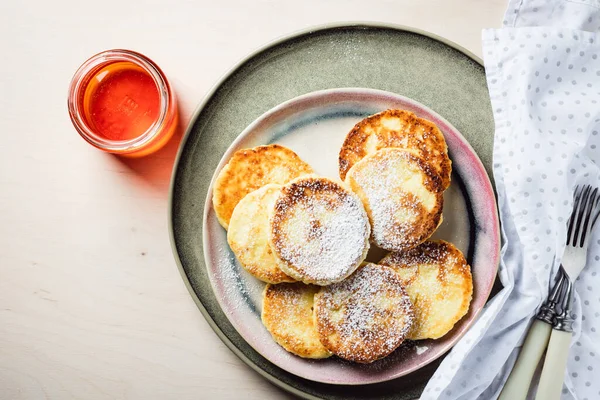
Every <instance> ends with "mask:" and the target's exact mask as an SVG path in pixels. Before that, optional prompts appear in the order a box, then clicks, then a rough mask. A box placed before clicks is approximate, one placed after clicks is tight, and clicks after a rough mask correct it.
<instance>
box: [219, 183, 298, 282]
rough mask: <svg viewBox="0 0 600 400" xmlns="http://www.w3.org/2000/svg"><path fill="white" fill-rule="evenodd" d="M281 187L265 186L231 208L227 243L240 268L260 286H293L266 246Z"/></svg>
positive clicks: (267, 245) (291, 280)
mask: <svg viewBox="0 0 600 400" xmlns="http://www.w3.org/2000/svg"><path fill="white" fill-rule="evenodd" d="M280 191H281V185H275V184H272V183H270V184H268V185H266V186H263V187H262V188H260V189H258V190H255V191H254V192H251V193H249V194H247V195H246V197H244V198H243V199H242V200H241V201H240V202H239V203H238V204H237V206H236V207H235V209H234V210H233V214H232V215H231V220H230V221H229V230H228V231H227V242H228V243H229V247H231V250H232V251H233V253H234V254H235V256H236V257H237V259H238V261H239V262H240V264H242V266H243V267H244V268H245V269H246V270H247V271H248V272H250V273H251V274H252V275H254V276H255V277H257V278H258V279H260V280H261V281H263V282H267V283H281V282H294V281H295V279H293V278H291V277H289V276H288V275H286V274H285V273H284V272H283V271H282V270H281V269H280V268H279V266H278V264H277V263H278V260H277V257H276V256H275V255H273V250H271V246H270V245H269V227H270V225H269V215H270V212H271V210H272V209H273V206H274V204H275V200H277V197H278V196H279V192H280Z"/></svg>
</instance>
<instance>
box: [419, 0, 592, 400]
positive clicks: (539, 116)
mask: <svg viewBox="0 0 600 400" xmlns="http://www.w3.org/2000/svg"><path fill="white" fill-rule="evenodd" d="M504 26H505V27H504V28H503V29H490V30H485V31H484V32H483V51H484V58H485V67H486V73H487V79H488V86H489V90H490V98H491V102H492V108H493V110H494V118H495V122H496V136H495V143H494V177H495V181H496V187H497V192H498V206H499V211H500V217H501V221H502V236H503V242H504V245H503V248H502V261H501V265H500V270H499V277H500V280H501V281H502V283H503V285H504V289H503V290H502V291H501V292H500V293H499V294H497V295H496V296H495V297H494V298H493V299H492V300H491V301H490V302H488V304H487V305H486V307H485V309H484V311H483V312H482V315H481V317H480V318H479V319H478V321H477V322H476V324H475V325H474V326H473V328H472V329H471V330H470V331H469V332H468V333H467V334H466V335H465V337H464V338H463V339H462V340H461V341H460V342H459V343H458V344H457V345H456V346H455V347H454V349H453V350H452V352H451V353H450V354H449V355H448V357H446V359H445V360H444V361H443V363H442V364H441V366H440V368H439V369H438V371H437V372H436V374H435V375H434V376H433V378H432V379H431V381H430V382H429V384H428V385H427V387H426V389H425V393H424V394H423V397H422V398H423V399H469V400H471V399H485V400H487V399H494V398H496V397H497V396H498V395H499V393H500V391H501V389H502V385H503V383H504V382H505V381H506V379H507V378H508V374H509V373H510V370H511V368H512V366H513V364H514V362H515V360H516V357H517V355H518V352H519V349H520V346H521V345H522V342H523V340H524V339H525V335H526V333H527V330H528V327H529V324H530V323H531V321H532V318H533V317H534V315H535V313H536V311H537V309H538V307H539V305H540V304H541V302H542V301H543V300H544V299H545V298H546V296H547V294H548V290H549V285H551V283H552V280H553V279H551V277H553V276H554V274H555V273H556V271H557V269H558V266H559V265H560V259H561V257H562V254H563V251H564V243H565V237H566V222H567V219H568V217H569V215H570V211H571V204H572V193H573V190H574V187H575V185H577V184H581V183H590V184H593V185H596V186H600V134H599V132H600V34H598V33H597V32H600V0H551V1H550V0H512V1H511V2H510V3H509V7H508V10H507V13H506V16H505V21H504ZM575 290H576V294H575V304H574V307H573V309H574V313H575V317H576V323H575V333H574V334H573V340H572V343H571V349H570V353H569V361H568V366H567V369H568V371H567V375H566V376H565V385H564V387H563V392H562V393H563V394H562V398H563V399H579V400H584V399H589V400H591V399H600V379H599V377H600V227H599V229H596V230H595V232H594V234H593V237H592V242H591V245H590V249H589V253H588V260H587V266H586V268H585V269H584V270H583V272H582V273H581V275H580V277H579V279H577V281H576V285H575Z"/></svg>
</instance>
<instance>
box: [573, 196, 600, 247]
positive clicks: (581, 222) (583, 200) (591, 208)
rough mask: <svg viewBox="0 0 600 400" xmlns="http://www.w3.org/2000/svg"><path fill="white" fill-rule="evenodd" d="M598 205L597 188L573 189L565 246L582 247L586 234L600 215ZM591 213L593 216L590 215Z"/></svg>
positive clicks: (599, 197)
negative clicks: (571, 208)
mask: <svg viewBox="0 0 600 400" xmlns="http://www.w3.org/2000/svg"><path fill="white" fill-rule="evenodd" d="M599 203H600V194H599V193H598V188H592V186H591V185H584V186H581V187H580V186H577V187H575V197H574V200H573V211H572V213H571V217H570V218H569V228H568V230H567V245H571V246H574V247H583V244H584V243H585V239H586V237H587V235H588V233H589V232H590V230H591V229H592V227H593V226H594V224H595V223H596V221H597V220H598V216H599V215H600V209H598V204H599ZM592 213H594V214H593V215H592Z"/></svg>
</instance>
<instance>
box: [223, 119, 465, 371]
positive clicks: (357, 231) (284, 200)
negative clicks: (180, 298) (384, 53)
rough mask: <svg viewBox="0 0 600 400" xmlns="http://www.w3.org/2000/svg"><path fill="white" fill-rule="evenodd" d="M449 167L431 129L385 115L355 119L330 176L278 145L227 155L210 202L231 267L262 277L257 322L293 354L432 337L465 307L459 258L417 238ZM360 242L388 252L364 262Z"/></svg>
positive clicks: (428, 228)
mask: <svg viewBox="0 0 600 400" xmlns="http://www.w3.org/2000/svg"><path fill="white" fill-rule="evenodd" d="M451 171H452V164H451V161H450V159H449V157H448V150H447V146H446V142H445V140H444V136H443V134H442V133H441V132H440V130H439V129H438V128H437V127H436V126H435V124H433V123H431V122H429V121H427V120H424V119H422V118H419V117H417V116H416V115H415V114H413V113H411V112H409V111H403V110H387V111H384V112H382V113H379V114H376V115H373V116H370V117H368V118H365V119H364V120H362V121H360V122H359V123H358V124H356V126H355V127H354V128H353V129H352V130H351V131H350V133H348V135H347V137H346V140H345V141H344V144H343V146H342V149H341V151H340V155H339V174H340V178H341V179H342V181H343V183H342V182H337V181H334V180H332V179H329V178H325V177H321V176H318V175H316V174H314V171H313V170H312V168H311V167H310V166H309V165H308V164H307V163H306V162H304V161H303V160H302V159H300V157H299V156H298V155H297V154H296V153H294V152H293V151H292V150H290V149H288V148H285V147H283V146H279V145H269V146H259V147H256V148H253V149H244V150H240V151H238V152H236V153H235V154H234V155H233V157H232V158H231V160H230V161H229V163H228V164H227V165H226V166H225V167H224V168H223V169H222V170H221V172H220V173H219V175H218V177H217V179H216V181H215V184H214V189H213V206H214V209H215V212H216V215H217V218H218V219H219V222H220V223H221V225H222V226H223V227H224V228H225V229H227V230H228V231H227V241H228V243H229V245H230V247H231V249H232V251H233V252H234V253H235V255H236V257H237V259H238V261H239V262H240V264H241V265H242V266H243V267H244V268H245V269H246V270H247V271H248V272H250V273H251V274H252V275H253V276H255V277H256V278H258V279H260V280H261V281H264V282H266V283H267V285H266V287H265V290H264V294H263V310H262V321H263V324H264V325H265V327H266V328H267V329H268V331H269V332H270V333H271V335H272V336H273V338H274V339H275V341H277V343H279V344H280V345H281V346H282V347H283V348H285V349H286V350H287V351H289V352H291V353H293V354H296V355H298V356H300V357H305V358H326V357H329V356H331V355H337V356H338V357H341V358H344V359H347V360H351V361H355V362H359V363H370V362H373V361H375V360H378V359H381V358H383V357H385V356H387V355H388V354H390V353H391V352H393V351H394V350H395V349H396V348H397V347H398V346H400V344H401V343H402V342H403V341H404V340H405V339H412V340H420V339H437V338H440V337H442V336H444V335H445V334H446V333H448V332H449V331H450V330H451V329H452V327H453V326H454V324H455V323H456V322H457V321H459V320H460V319H461V318H462V317H463V316H464V315H465V314H466V313H467V311H468V309H469V304H470V301H471V297H472V292H473V284H472V278H471V272H470V267H469V265H468V264H467V262H466V260H465V257H464V256H463V254H462V253H461V252H460V251H459V250H458V249H457V248H456V247H454V246H453V245H452V244H450V243H448V242H445V241H429V240H428V239H429V238H430V236H431V235H432V234H433V232H434V231H435V230H436V229H437V227H438V226H439V225H440V223H441V222H442V207H443V193H444V190H446V189H447V188H448V186H449V185H450V175H451ZM371 243H372V244H373V245H375V246H377V247H379V248H382V249H385V250H388V251H389V252H390V253H389V254H388V255H387V256H386V257H384V258H383V259H382V260H381V261H380V262H379V263H378V264H373V263H366V262H364V261H365V258H366V256H367V252H368V250H369V247H370V246H371Z"/></svg>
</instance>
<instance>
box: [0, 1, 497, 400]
mask: <svg viewBox="0 0 600 400" xmlns="http://www.w3.org/2000/svg"><path fill="white" fill-rule="evenodd" d="M505 7H506V2H505V0H486V1H479V0H427V1H425V0H418V1H417V0H413V1H400V0H396V1H367V0H360V1H358V0H322V1H318V0H315V1H295V2H289V1H277V0H260V1H245V0H219V1H197V0H196V1H193V0H187V1H173V2H168V1H164V0H131V1H129V0H103V1H100V2H90V1H85V0H81V1H76V0H73V1H66V0H54V1H43V0H37V1H33V0H31V1H3V2H2V3H0V44H1V46H0V49H1V50H2V56H1V60H0V116H1V118H0V128H1V129H0V150H1V152H0V243H1V245H0V246H1V248H0V399H1V400H4V399H40V398H49V399H61V400H63V399H125V398H126V399H200V398H241V397H243V398H248V399H266V398H281V397H284V396H286V395H285V394H284V392H282V391H281V390H279V389H277V388H276V387H274V386H273V385H271V384H270V383H268V382H267V381H266V380H264V379H263V378H261V377H260V376H259V375H258V374H257V373H255V372H254V371H252V370H251V369H250V368H249V367H247V366H246V365H245V364H243V363H242V362H241V361H240V360H239V359H238V358H237V357H236V356H235V355H233V353H231V352H230V351H229V350H228V349H227V348H226V347H225V346H224V345H223V344H222V343H221V341H220V340H219V339H218V337H217V336H216V335H215V334H214V333H213V331H212V330H211V328H210V327H209V326H208V324H207V323H206V322H205V320H204V318H203V316H202V314H201V313H200V312H199V311H198V310H197V308H196V306H195V304H194V302H193V301H192V299H191V297H190V295H189V294H188V292H187V290H186V288H185V286H184V284H183V282H182V280H181V277H180V275H179V272H178V270H177V267H176V265H175V261H174V259H173V256H172V254H171V246H170V244H169V236H168V231H167V201H168V187H169V179H170V176H171V169H172V165H173V161H174V157H175V154H176V151H177V146H178V143H179V138H177V139H176V140H173V141H172V142H170V143H169V145H168V146H167V147H166V148H165V149H164V150H162V151H160V152H159V153H157V154H155V155H153V156H150V157H147V158H145V159H139V160H135V161H127V162H124V161H121V160H119V159H117V158H115V157H112V156H110V155H107V154H103V153H101V152H100V151H97V150H95V149H94V148H92V147H91V146H89V145H88V144H87V143H85V142H84V141H83V140H82V139H81V138H80V137H79V136H78V135H77V133H76V132H75V130H74V128H73V127H72V125H71V122H70V120H69V117H68V113H67V107H66V97H67V88H68V84H69V81H70V79H71V76H72V74H73V73H74V72H75V70H76V69H77V67H78V66H79V65H80V63H82V62H83V61H84V60H85V59H86V58H87V57H89V56H91V55H92V54H94V53H96V52H99V51H102V50H105V49H111V48H129V49H132V50H136V51H139V52H141V53H143V54H145V55H147V56H149V57H150V58H152V59H153V60H154V61H156V62H157V63H158V64H159V65H160V66H161V68H162V69H163V70H164V71H165V73H166V74H167V76H168V77H169V79H170V81H171V83H172V85H173V87H174V89H175V92H176V93H177V96H178V98H179V101H180V109H181V116H182V125H183V126H182V129H183V127H184V126H185V125H186V124H187V122H188V121H189V118H190V115H191V114H192V112H193V110H194V109H195V107H196V105H197V104H198V103H199V101H200V100H201V99H202V98H203V97H204V95H205V94H206V93H207V92H208V90H209V89H210V88H211V87H212V86H213V85H214V84H215V83H216V82H217V80H218V79H219V78H220V77H221V76H222V75H223V74H224V73H225V72H226V71H228V70H229V69H230V68H232V67H233V66H234V65H235V63H236V62H237V61H238V60H240V59H241V58H242V57H244V56H245V55H246V54H248V53H249V52H251V51H253V50H255V49H256V48H258V47H260V46H262V45H263V44H265V43H266V42H269V41H271V40H272V39H274V38H277V37H279V36H282V35H285V34H288V33H291V32H294V31H296V30H299V29H303V28H306V27H309V26H311V25H318V24H324V23H328V22H338V21H357V20H365V21H381V22H389V23H394V24H404V25H410V26H414V27H418V28H421V29H425V30H428V31H431V32H434V33H436V34H438V35H442V36H445V37H447V38H448V39H450V40H453V41H455V42H457V43H459V44H460V45H462V46H464V47H466V48H468V49H469V50H471V51H472V52H474V53H475V54H477V55H481V41H480V36H481V29H482V28H485V27H499V26H500V24H501V20H502V14H503V12H504V9H505Z"/></svg>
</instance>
